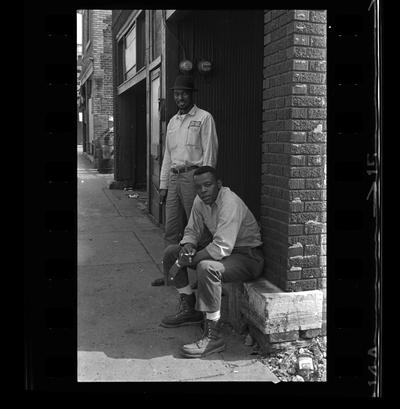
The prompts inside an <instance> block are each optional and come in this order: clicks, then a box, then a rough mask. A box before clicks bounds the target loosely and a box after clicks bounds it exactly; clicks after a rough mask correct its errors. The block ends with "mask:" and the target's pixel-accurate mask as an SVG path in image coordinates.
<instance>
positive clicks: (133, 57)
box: [122, 13, 146, 81]
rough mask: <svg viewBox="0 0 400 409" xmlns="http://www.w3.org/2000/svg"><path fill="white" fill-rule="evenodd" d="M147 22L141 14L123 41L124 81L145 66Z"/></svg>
mask: <svg viewBox="0 0 400 409" xmlns="http://www.w3.org/2000/svg"><path fill="white" fill-rule="evenodd" d="M144 29H145V20H144V13H141V14H140V15H139V16H138V18H137V19H136V21H135V23H134V24H133V26H132V27H131V28H130V30H129V31H128V33H127V34H126V35H125V37H124V39H123V42H122V44H123V60H124V61H123V68H124V75H123V77H124V78H123V79H124V81H126V80H128V79H129V78H131V77H132V76H134V75H135V74H136V72H137V71H139V70H140V69H141V68H142V67H144V66H145V51H146V50H145V35H144V34H145V31H144Z"/></svg>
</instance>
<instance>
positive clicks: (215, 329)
mask: <svg viewBox="0 0 400 409" xmlns="http://www.w3.org/2000/svg"><path fill="white" fill-rule="evenodd" d="M225 347H226V345H225V342H224V339H223V337H222V334H221V330H220V323H219V321H212V320H206V321H205V327H204V332H203V335H202V338H201V339H199V340H198V341H196V342H194V343H193V344H186V345H183V346H182V348H181V353H182V355H183V356H184V357H185V358H202V357H204V356H207V355H210V354H213V353H215V352H221V351H224V350H225Z"/></svg>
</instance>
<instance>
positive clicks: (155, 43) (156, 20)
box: [151, 10, 162, 60]
mask: <svg viewBox="0 0 400 409" xmlns="http://www.w3.org/2000/svg"><path fill="white" fill-rule="evenodd" d="M161 24H162V10H151V39H152V55H151V56H152V60H155V59H156V58H157V57H158V56H159V55H161Z"/></svg>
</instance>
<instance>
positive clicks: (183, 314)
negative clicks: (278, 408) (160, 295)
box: [160, 294, 204, 328]
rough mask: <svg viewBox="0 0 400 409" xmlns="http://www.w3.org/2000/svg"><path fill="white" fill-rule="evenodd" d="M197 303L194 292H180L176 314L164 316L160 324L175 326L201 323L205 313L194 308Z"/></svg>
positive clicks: (169, 326)
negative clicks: (188, 293)
mask: <svg viewBox="0 0 400 409" xmlns="http://www.w3.org/2000/svg"><path fill="white" fill-rule="evenodd" d="M195 304H196V297H195V295H194V294H190V295H187V294H180V299H179V308H178V312H177V313H176V314H174V315H168V316H166V317H164V318H163V319H162V321H161V324H160V325H161V326H162V327H166V328H174V327H181V326H183V325H197V324H201V323H202V321H203V319H204V315H203V313H202V312H201V311H196V310H195V309H194V306H195Z"/></svg>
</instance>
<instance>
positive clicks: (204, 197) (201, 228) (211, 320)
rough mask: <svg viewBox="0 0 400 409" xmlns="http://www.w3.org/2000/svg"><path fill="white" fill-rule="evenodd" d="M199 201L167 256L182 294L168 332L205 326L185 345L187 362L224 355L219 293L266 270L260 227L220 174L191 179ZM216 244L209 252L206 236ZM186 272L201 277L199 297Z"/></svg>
mask: <svg viewBox="0 0 400 409" xmlns="http://www.w3.org/2000/svg"><path fill="white" fill-rule="evenodd" d="M193 178H194V184H195V188H196V192H197V197H196V199H195V200H194V203H193V208H192V212H191V215H190V219H189V223H188V225H187V226H186V229H185V234H184V237H183V239H182V240H181V242H180V244H175V245H170V246H168V247H167V248H166V250H165V252H164V268H165V269H166V270H169V269H170V268H171V267H172V266H173V265H174V263H175V264H176V266H177V267H178V271H177V273H176V275H175V277H174V283H175V288H176V289H177V291H178V293H179V298H180V300H179V301H180V308H179V311H178V313H176V314H174V315H169V316H166V317H164V318H163V319H162V321H161V326H163V327H166V328H174V327H180V326H183V325H196V324H200V323H202V322H203V317H204V315H205V326H204V332H203V336H202V337H201V338H200V339H199V340H198V341H197V342H194V343H193V344H187V345H183V346H182V348H181V353H182V355H183V356H184V357H186V358H200V357H203V356H207V355H210V354H212V353H214V352H220V351H223V350H224V349H225V342H224V339H223V337H222V334H221V331H220V325H219V320H220V316H221V311H220V310H221V292H222V283H223V282H244V281H252V280H255V279H256V278H258V277H259V276H260V275H261V274H262V272H263V267H264V257H263V252H262V241H261V232H260V227H259V225H258V223H257V220H256V219H255V217H254V216H253V214H252V213H251V211H250V210H249V209H248V207H247V206H246V204H245V203H244V202H243V201H242V199H240V197H239V196H237V195H236V194H235V193H234V192H232V191H231V190H230V189H229V188H228V187H223V186H222V182H221V180H220V179H219V177H218V176H217V173H216V170H215V169H213V168H212V167H209V166H204V167H201V168H199V169H197V170H196V171H195V172H194V175H193ZM207 230H208V231H209V232H210V233H211V234H212V238H211V239H210V241H209V242H208V244H207V245H206V246H205V247H202V246H199V244H200V243H201V242H203V241H204V240H203V234H204V232H205V231H207ZM187 267H190V268H195V269H196V273H197V282H198V284H197V297H195V294H194V292H193V289H192V287H191V286H190V284H189V278H188V272H187Z"/></svg>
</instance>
